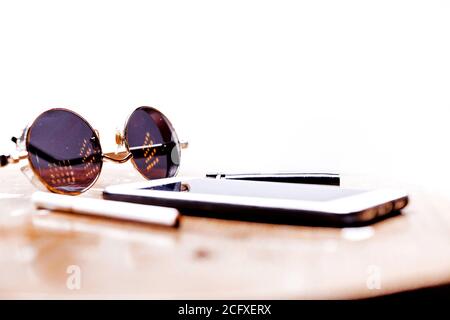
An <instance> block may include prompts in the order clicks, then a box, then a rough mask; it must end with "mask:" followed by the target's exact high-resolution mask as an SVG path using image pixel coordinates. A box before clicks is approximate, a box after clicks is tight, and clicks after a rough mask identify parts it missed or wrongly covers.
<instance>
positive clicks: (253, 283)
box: [0, 164, 450, 299]
mask: <svg viewBox="0 0 450 320" xmlns="http://www.w3.org/2000/svg"><path fill="white" fill-rule="evenodd" d="M0 177H1V185H0V268H1V270H0V271H1V272H0V298H63V299H67V298H69V299H70V298H158V299H167V298H174V299H175V298H182V299H198V298H207V299H216V298H274V299H278V298H307V299H315V298H333V299H334V298H365V297H372V296H379V295H383V294H389V293H395V292H400V291H405V290H412V289H417V288H422V287H428V286H435V285H442V284H449V283H450V250H449V245H450V202H449V201H448V200H447V199H446V198H444V197H441V196H438V195H433V194H430V193H427V192H425V191H423V190H420V189H418V188H411V189H408V188H407V186H403V185H401V184H400V185H399V184H395V186H399V187H402V188H406V189H407V190H410V195H411V203H410V205H409V206H408V207H407V208H406V209H405V210H404V211H403V214H402V215H400V216H397V217H394V218H391V219H389V220H385V221H382V222H380V223H377V224H375V225H373V226H369V227H362V228H346V229H335V228H319V227H303V226H284V225H270V224H262V223H250V222H238V221H223V220H217V219H208V218H196V217H183V218H182V221H181V226H180V228H179V229H170V228H163V227H155V226H149V225H142V224H137V223H129V222H122V221H115V220H108V219H103V218H92V217H87V216H80V215H75V214H65V213H60V212H50V211H46V210H36V209H35V208H34V207H33V206H32V204H31V202H30V196H31V194H32V192H33V191H35V190H36V189H35V187H34V186H33V185H31V184H30V183H29V181H28V180H27V179H26V178H25V176H24V175H22V173H21V172H20V170H19V167H18V166H17V165H12V166H10V167H7V168H2V169H1V171H0ZM141 180H142V178H140V177H139V174H138V173H136V172H135V171H134V169H133V168H132V167H131V165H128V164H127V165H105V167H104V170H103V173H102V176H101V178H100V179H99V181H98V182H97V184H96V185H95V186H94V189H92V190H90V191H89V192H88V193H86V194H85V195H83V196H85V197H100V196H101V190H102V187H103V186H105V185H108V184H111V183H120V182H132V181H141ZM380 181H382V182H380ZM386 181H389V180H388V179H385V180H383V179H379V178H378V181H374V182H369V181H368V180H367V178H365V177H345V176H344V177H343V183H344V185H347V186H353V187H358V186H363V187H376V186H380V185H385V184H388V182H386ZM70 266H77V267H79V270H80V275H81V282H80V288H79V289H74V290H71V289H70V286H69V287H68V286H67V281H68V277H69V276H70V274H68V272H67V271H68V270H69V271H70ZM68 268H69V269H68Z"/></svg>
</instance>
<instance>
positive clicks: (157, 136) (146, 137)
mask: <svg viewBox="0 0 450 320" xmlns="http://www.w3.org/2000/svg"><path fill="white" fill-rule="evenodd" d="M125 141H126V143H127V146H128V149H129V151H130V152H131V154H132V155H133V158H132V162H133V164H134V166H135V167H136V169H137V170H138V171H139V172H140V173H141V174H142V175H143V176H144V177H146V178H147V179H159V178H167V177H172V176H174V175H175V174H176V173H177V170H178V166H179V163H180V146H179V143H178V138H177V136H176V133H175V130H174V129H173V127H172V125H171V123H170V122H169V120H168V119H167V118H166V117H165V116H164V115H163V114H162V113H161V112H159V111H158V110H156V109H154V108H151V107H140V108H138V109H136V110H135V111H134V112H133V113H132V114H131V116H130V118H129V119H128V122H127V124H126V126H125Z"/></svg>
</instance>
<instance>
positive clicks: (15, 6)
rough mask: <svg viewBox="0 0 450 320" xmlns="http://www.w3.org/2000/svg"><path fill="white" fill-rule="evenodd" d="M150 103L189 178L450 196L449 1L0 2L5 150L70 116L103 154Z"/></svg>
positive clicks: (0, 96)
mask: <svg viewBox="0 0 450 320" xmlns="http://www.w3.org/2000/svg"><path fill="white" fill-rule="evenodd" d="M141 105H151V106H155V107H157V108H159V109H160V110H162V111H163V112H164V113H165V114H166V115H167V116H168V117H169V118H170V119H171V120H172V123H173V124H174V125H175V127H176V128H177V131H178V133H179V135H180V137H181V138H186V139H188V140H189V142H190V149H189V150H188V151H187V152H185V153H184V155H183V159H182V170H183V171H184V172H189V173H203V172H205V171H214V170H220V171H261V170H264V171H278V170H326V171H339V172H343V173H351V174H363V175H367V176H380V177H385V178H386V179H392V180H394V181H405V182H406V181H408V182H414V183H415V184H418V185H422V186H424V187H426V188H428V187H430V188H431V187H435V186H439V187H440V189H441V190H442V191H444V192H446V181H448V180H449V179H450V173H449V169H448V167H449V164H450V156H449V152H448V140H449V137H450V126H449V121H450V118H449V108H450V2H448V1H411V0H409V1H304V2H300V1H262V0H259V1H244V0H240V1H231V0H227V1H211V0H210V1H167V0H165V1H159V2H152V1H111V0H109V1H70V2H69V1H61V0H59V1H56V0H55V1H48V0H44V1H42V0H40V1H20V0H15V1H1V2H0V108H1V116H0V117H1V118H0V119H1V123H0V140H1V141H2V143H0V145H2V146H4V148H6V147H7V146H8V141H9V137H10V135H11V134H12V133H16V132H17V131H18V130H19V129H20V128H21V127H23V126H24V124H26V123H27V122H30V121H32V120H33V119H34V117H35V116H36V115H37V114H38V113H39V112H40V111H43V110H45V109H47V108H51V107H69V108H72V109H73V110H75V111H77V112H79V113H81V114H82V115H83V116H84V117H85V118H86V119H87V120H89V122H91V123H92V124H93V126H95V127H96V128H97V129H99V131H100V133H101V138H102V144H103V147H104V149H108V148H113V147H114V130H115V128H116V127H122V126H123V122H124V121H125V119H126V117H127V115H128V114H129V113H130V112H131V111H132V110H133V109H134V108H135V107H138V106H141Z"/></svg>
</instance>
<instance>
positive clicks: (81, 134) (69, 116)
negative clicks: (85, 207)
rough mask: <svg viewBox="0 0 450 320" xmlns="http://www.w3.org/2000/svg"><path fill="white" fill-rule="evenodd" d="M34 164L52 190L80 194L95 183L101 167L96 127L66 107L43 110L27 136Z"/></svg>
mask: <svg viewBox="0 0 450 320" xmlns="http://www.w3.org/2000/svg"><path fill="white" fill-rule="evenodd" d="M27 151H28V157H29V160H30V164H31V167H32V169H33V171H34V172H35V173H36V174H37V176H38V177H39V178H40V179H41V180H42V181H43V182H44V184H45V185H46V186H47V188H48V189H49V190H50V191H53V192H58V193H68V194H78V193H81V192H83V191H85V190H87V189H88V188H89V187H91V186H92V184H94V182H95V181H96V180H97V178H98V176H99V174H100V171H101V168H102V149H101V146H100V141H99V139H98V137H97V134H96V133H95V131H94V129H92V127H91V126H90V125H89V124H88V123H87V122H86V121H85V120H84V119H83V118H81V117H80V116H79V115H77V114H76V113H74V112H72V111H69V110H65V109H52V110H49V111H46V112H44V113H42V114H41V115H40V116H39V117H38V118H37V119H36V120H35V121H34V123H33V124H32V125H31V127H30V128H29V131H28V137H27Z"/></svg>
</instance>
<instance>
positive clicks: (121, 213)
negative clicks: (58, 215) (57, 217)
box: [31, 192, 180, 227]
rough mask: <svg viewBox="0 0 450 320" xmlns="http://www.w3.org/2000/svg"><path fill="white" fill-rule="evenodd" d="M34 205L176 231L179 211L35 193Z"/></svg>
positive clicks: (33, 197)
mask: <svg viewBox="0 0 450 320" xmlns="http://www.w3.org/2000/svg"><path fill="white" fill-rule="evenodd" d="M31 201H32V202H33V203H34V204H35V205H36V207H38V208H42V209H49V210H57V211H65V212H72V213H80V214H84V215H92V216H100V217H108V218H113V219H121V220H128V221H136V222H144V223H151V224H157V225H162V226H168V227H177V226H178V224H179V215H180V214H179V212H178V210H177V209H173V208H165V207H158V206H150V205H143V204H135V203H129V202H122V201H111V200H103V199H94V198H84V197H74V196H65V195H60V194H54V193H49V192H35V193H34V194H33V196H32V197H31Z"/></svg>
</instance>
